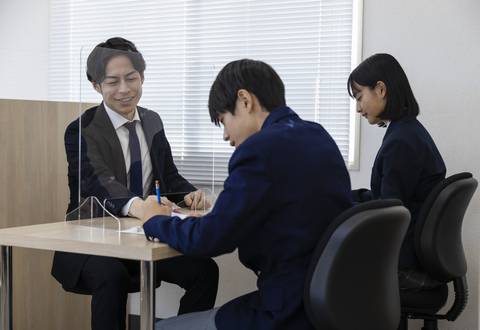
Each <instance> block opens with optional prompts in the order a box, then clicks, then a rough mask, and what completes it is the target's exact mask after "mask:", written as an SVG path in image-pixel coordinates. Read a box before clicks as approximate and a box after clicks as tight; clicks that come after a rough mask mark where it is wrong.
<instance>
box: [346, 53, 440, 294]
mask: <svg viewBox="0 0 480 330" xmlns="http://www.w3.org/2000/svg"><path fill="white" fill-rule="evenodd" d="M347 86H348V92H349V94H350V96H352V97H353V98H355V99H356V101H357V112H358V113H360V114H361V115H362V116H363V117H365V118H366V119H367V120H368V122H369V123H370V124H372V125H374V124H378V125H379V126H383V127H387V126H388V128H387V131H386V133H385V136H384V138H383V142H382V145H381V147H380V150H379V151H378V154H377V157H376V158H375V162H374V164H373V168H372V177H371V190H365V189H360V190H356V191H354V199H355V200H356V201H358V202H362V201H365V200H369V199H377V198H398V199H400V200H402V202H403V204H404V205H405V207H407V208H408V210H409V211H410V213H411V222H410V227H409V229H408V231H407V234H406V236H405V239H404V243H403V246H402V249H401V252H400V260H399V269H400V275H401V276H400V286H401V287H402V288H408V287H406V286H405V285H408V284H407V283H405V282H404V281H403V280H405V278H404V276H402V274H404V272H410V271H411V270H419V269H421V266H420V265H419V262H418V259H417V256H416V254H415V249H414V240H413V233H414V227H415V222H416V220H417V217H418V212H419V210H420V208H421V207H422V204H423V202H424V201H425V199H426V198H427V196H428V194H429V193H430V191H431V190H432V189H433V187H434V186H435V185H436V184H437V183H439V182H440V181H442V180H443V179H444V178H445V172H446V169H445V164H444V162H443V159H442V156H441V155H440V152H439V151H438V149H437V147H436V146H435V143H434V142H433V139H432V137H431V136H430V134H429V133H428V132H427V130H426V129H425V127H423V125H422V124H421V123H420V122H419V121H418V120H417V116H418V114H419V107H418V103H417V101H416V100H415V97H414V95H413V92H412V89H411V87H410V84H409V82H408V79H407V76H406V74H405V72H404V71H403V69H402V67H401V66H400V64H399V63H398V62H397V60H396V59H395V58H394V57H393V56H391V55H389V54H375V55H373V56H371V57H369V58H367V59H366V60H365V61H363V62H362V63H361V64H360V65H359V66H358V67H357V68H356V69H355V70H353V71H352V73H351V74H350V76H349V78H348V84H347ZM412 274H413V273H412Z"/></svg>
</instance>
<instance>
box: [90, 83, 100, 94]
mask: <svg viewBox="0 0 480 330" xmlns="http://www.w3.org/2000/svg"><path fill="white" fill-rule="evenodd" d="M92 86H93V88H94V89H95V90H96V91H97V92H98V93H99V94H102V87H101V86H100V84H99V83H97V82H96V81H92Z"/></svg>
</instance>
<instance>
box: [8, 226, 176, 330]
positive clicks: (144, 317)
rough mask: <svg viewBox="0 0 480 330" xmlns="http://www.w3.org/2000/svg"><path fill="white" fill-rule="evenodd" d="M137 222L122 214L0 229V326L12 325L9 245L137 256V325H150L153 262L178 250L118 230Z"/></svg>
mask: <svg viewBox="0 0 480 330" xmlns="http://www.w3.org/2000/svg"><path fill="white" fill-rule="evenodd" d="M139 225H140V221H139V220H136V219H130V218H123V219H121V220H120V222H117V221H116V220H115V219H113V218H104V219H101V218H98V219H93V220H78V221H68V222H65V221H62V222H55V223H47V224H41V225H33V226H22V227H11V228H4V229H0V245H1V255H0V259H1V260H0V267H1V270H0V271H1V274H0V286H1V287H0V289H1V293H0V329H5V330H6V329H8V330H12V329H13V320H12V278H13V277H12V247H24V248H32V249H41V250H54V251H64V252H74V253H82V254H93V255H99V256H108V257H117V258H123V259H133V260H140V264H141V266H140V324H141V329H142V330H147V329H148V330H151V329H154V326H155V324H154V323H155V322H154V321H155V285H154V283H155V282H154V280H155V273H154V270H155V267H153V262H154V261H156V260H160V259H165V258H169V257H173V256H176V255H179V253H178V252H177V251H175V250H174V249H172V248H170V247H169V246H168V245H166V244H164V243H158V242H150V241H147V240H146V239H145V236H144V235H139V234H129V233H121V232H120V230H125V229H128V228H131V227H134V226H139Z"/></svg>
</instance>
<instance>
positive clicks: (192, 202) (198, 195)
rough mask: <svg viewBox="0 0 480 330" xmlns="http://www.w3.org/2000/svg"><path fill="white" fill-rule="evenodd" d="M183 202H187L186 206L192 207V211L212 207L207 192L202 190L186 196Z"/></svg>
mask: <svg viewBox="0 0 480 330" xmlns="http://www.w3.org/2000/svg"><path fill="white" fill-rule="evenodd" d="M183 201H184V202H185V205H186V206H188V207H190V209H192V210H196V209H208V208H210V206H211V204H210V202H209V201H208V200H207V198H206V196H205V192H203V191H201V190H197V191H192V192H191V193H189V194H187V195H185V197H183Z"/></svg>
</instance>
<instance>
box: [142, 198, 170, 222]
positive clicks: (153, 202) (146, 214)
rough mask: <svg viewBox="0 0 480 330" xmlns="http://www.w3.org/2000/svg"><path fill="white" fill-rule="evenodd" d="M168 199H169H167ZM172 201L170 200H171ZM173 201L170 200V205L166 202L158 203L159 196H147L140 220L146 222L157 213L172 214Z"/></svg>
mask: <svg viewBox="0 0 480 330" xmlns="http://www.w3.org/2000/svg"><path fill="white" fill-rule="evenodd" d="M167 201H168V199H167ZM162 202H163V197H162ZM169 202H170V201H169ZM171 205H172V202H170V205H166V204H158V201H157V198H156V197H155V198H150V196H149V198H147V199H146V200H144V201H143V205H142V215H141V218H140V220H142V223H145V222H146V221H147V220H149V219H150V218H151V217H153V216H156V215H168V216H171V215H172V207H171Z"/></svg>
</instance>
